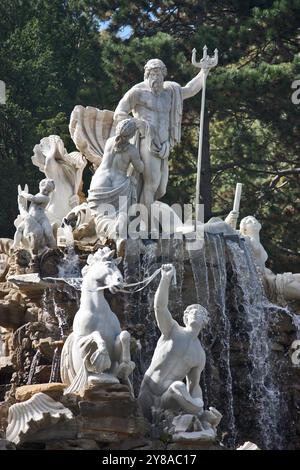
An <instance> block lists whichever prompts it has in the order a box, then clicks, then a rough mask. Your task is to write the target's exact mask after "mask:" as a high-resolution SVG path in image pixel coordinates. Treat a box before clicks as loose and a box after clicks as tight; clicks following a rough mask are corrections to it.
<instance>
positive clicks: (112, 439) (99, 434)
mask: <svg viewBox="0 0 300 470" xmlns="http://www.w3.org/2000/svg"><path fill="white" fill-rule="evenodd" d="M126 437H127V436H126V435H124V436H122V435H121V434H119V433H117V432H109V431H100V430H95V429H85V430H84V431H79V433H78V438H80V439H81V438H84V439H94V440H95V441H97V442H101V443H108V444H112V443H119V442H120V441H122V440H124V439H126Z"/></svg>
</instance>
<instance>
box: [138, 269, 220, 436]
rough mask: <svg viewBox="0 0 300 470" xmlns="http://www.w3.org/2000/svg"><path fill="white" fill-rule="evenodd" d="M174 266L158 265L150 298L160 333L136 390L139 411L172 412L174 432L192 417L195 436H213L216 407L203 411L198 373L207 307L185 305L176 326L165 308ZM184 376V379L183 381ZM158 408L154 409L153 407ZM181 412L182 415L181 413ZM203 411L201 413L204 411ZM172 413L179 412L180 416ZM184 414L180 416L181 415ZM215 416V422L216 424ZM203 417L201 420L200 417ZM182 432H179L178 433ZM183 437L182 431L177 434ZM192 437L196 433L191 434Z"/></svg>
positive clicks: (202, 360)
mask: <svg viewBox="0 0 300 470" xmlns="http://www.w3.org/2000/svg"><path fill="white" fill-rule="evenodd" d="M174 275H175V268H174V266H173V265H172V264H165V265H162V268H161V280H160V284H159V286H158V289H157V291H156V294H155V298H154V312H155V318H156V321H157V325H158V328H159V329H160V332H161V336H160V338H159V340H158V343H157V345H156V348H155V351H154V354H153V357H152V361H151V364H150V366H149V368H148V370H147V371H146V373H145V376H144V379H143V381H142V384H141V389H140V393H139V397H138V400H139V403H140V405H141V408H142V411H143V414H144V416H145V417H147V418H148V419H149V420H150V421H153V417H154V416H155V414H156V413H157V412H158V413H159V414H160V412H162V411H168V410H171V411H172V412H175V415H174V416H175V418H174V420H173V425H172V426H173V428H174V430H175V431H174V432H175V433H177V431H178V429H180V430H181V431H182V432H184V431H185V430H186V429H188V428H189V427H190V422H191V420H192V421H193V422H194V421H195V420H196V422H197V426H195V427H194V431H196V429H197V432H198V433H202V434H198V435H197V436H198V438H202V437H203V438H204V437H205V436H206V438H209V439H211V438H215V435H216V433H215V429H213V428H212V427H211V426H210V425H209V421H210V420H211V419H212V423H214V424H213V426H217V424H218V423H219V421H220V419H221V415H220V413H219V412H218V411H217V410H214V409H211V410H210V411H205V412H204V404H203V397H202V390H201V387H200V377H201V373H202V371H203V369H204V366H205V361H206V355H205V351H204V349H203V348H202V346H201V343H200V340H199V338H198V336H199V333H200V331H201V330H202V329H203V328H204V327H205V326H206V325H207V323H208V321H209V316H208V312H207V310H206V309H205V308H204V307H202V306H201V305H198V304H193V305H189V306H188V307H187V308H186V310H185V312H184V314H183V323H184V325H185V326H180V325H179V324H178V323H177V321H176V320H174V319H173V318H172V315H171V313H170V311H169V309H168V301H169V289H170V284H171V281H172V278H173V277H174ZM184 380H186V383H185V382H184ZM157 410H158V411H157ZM182 413H183V415H182ZM204 413H205V414H204ZM176 414H178V415H179V414H180V415H181V418H180V419H179V418H178V416H177V418H176ZM182 416H184V418H183V417H182ZM216 416H217V417H218V419H217V424H216V420H215V418H216ZM202 417H203V419H204V421H205V424H204V421H203V423H202V424H201V419H202ZM181 434H182V433H181ZM181 437H182V438H183V439H184V435H181ZM194 437H196V435H194Z"/></svg>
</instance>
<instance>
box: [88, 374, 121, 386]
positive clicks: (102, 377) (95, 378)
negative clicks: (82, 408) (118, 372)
mask: <svg viewBox="0 0 300 470" xmlns="http://www.w3.org/2000/svg"><path fill="white" fill-rule="evenodd" d="M118 383H119V380H118V379H117V377H115V376H114V375H111V374H108V373H106V372H102V373H101V374H90V375H89V377H88V385H89V386H95V385H98V384H118Z"/></svg>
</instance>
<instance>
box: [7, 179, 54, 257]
mask: <svg viewBox="0 0 300 470" xmlns="http://www.w3.org/2000/svg"><path fill="white" fill-rule="evenodd" d="M39 189H40V190H39V192H38V193H37V194H36V195H33V194H30V193H29V192H28V186H27V185H26V186H25V189H24V191H22V189H21V187H20V186H19V187H18V193H19V195H18V206H19V212H20V215H19V216H18V217H17V219H16V220H15V222H14V224H15V227H16V229H17V230H16V233H15V236H14V243H13V248H14V249H15V250H16V249H17V248H25V249H27V250H29V251H31V252H32V253H33V254H39V253H41V252H42V251H43V250H45V248H55V247H56V240H55V238H54V235H53V230H52V227H51V225H50V222H49V219H48V217H47V215H46V212H45V210H46V207H47V206H48V204H49V201H50V195H51V193H52V192H53V191H54V190H55V184H54V181H53V180H52V179H49V178H45V179H43V180H42V181H41V182H40V184H39ZM28 203H30V206H29V208H28Z"/></svg>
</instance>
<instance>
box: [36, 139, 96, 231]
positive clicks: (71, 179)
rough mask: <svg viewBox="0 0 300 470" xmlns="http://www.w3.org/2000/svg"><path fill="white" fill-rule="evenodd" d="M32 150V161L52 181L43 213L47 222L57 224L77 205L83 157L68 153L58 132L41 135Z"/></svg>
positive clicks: (84, 161) (83, 166) (84, 162)
mask: <svg viewBox="0 0 300 470" xmlns="http://www.w3.org/2000/svg"><path fill="white" fill-rule="evenodd" d="M33 152H34V155H33V157H32V158H31V160H32V163H33V164H34V165H36V166H38V167H39V169H40V170H41V171H42V172H43V173H45V175H46V177H47V178H51V179H52V180H53V181H54V183H55V191H54V192H53V193H52V194H51V197H50V201H49V204H48V206H47V208H46V214H47V216H48V217H49V220H50V222H51V224H57V225H58V226H59V225H60V224H61V222H62V220H63V218H64V217H65V216H66V215H67V214H68V213H69V212H70V210H71V209H72V208H73V207H75V206H77V205H78V204H79V196H78V192H79V189H80V185H81V182H82V172H83V170H84V168H85V166H86V163H87V162H86V159H85V158H83V156H82V155H81V154H80V153H79V152H72V153H68V152H67V150H66V149H65V147H64V143H63V141H62V139H61V138H60V137H59V136H58V135H50V136H49V137H44V138H43V139H42V140H41V141H40V143H39V144H38V145H36V146H35V147H34V149H33Z"/></svg>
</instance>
